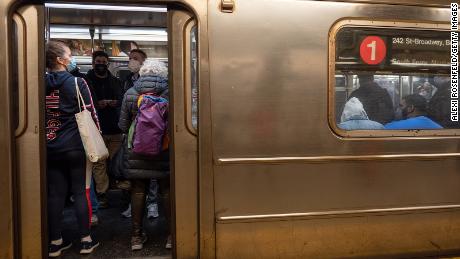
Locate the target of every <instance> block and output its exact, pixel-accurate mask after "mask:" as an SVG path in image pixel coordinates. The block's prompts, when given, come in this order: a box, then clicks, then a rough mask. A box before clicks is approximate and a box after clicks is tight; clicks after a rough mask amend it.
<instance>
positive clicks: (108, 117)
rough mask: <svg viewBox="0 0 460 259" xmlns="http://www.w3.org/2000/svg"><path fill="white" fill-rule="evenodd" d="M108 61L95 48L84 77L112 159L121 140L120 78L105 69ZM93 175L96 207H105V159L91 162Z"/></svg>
mask: <svg viewBox="0 0 460 259" xmlns="http://www.w3.org/2000/svg"><path fill="white" fill-rule="evenodd" d="M108 63H109V56H108V55H107V53H105V52H103V51H95V52H94V53H93V69H91V70H90V71H88V74H87V75H86V78H87V79H88V83H89V84H90V86H91V88H92V91H93V95H94V99H95V102H96V108H97V113H98V117H99V120H100V122H101V130H102V136H103V138H104V142H105V145H106V146H107V148H108V150H109V154H110V158H112V156H113V155H114V154H115V152H116V151H117V150H118V148H119V147H120V141H121V131H120V129H119V128H118V125H117V122H118V118H119V116H120V106H121V98H122V88H121V82H120V80H118V79H117V78H116V77H114V76H113V75H112V74H111V73H110V71H109V70H108V69H107V65H108ZM93 174H94V181H95V182H96V193H97V196H98V200H99V207H100V208H107V207H108V201H107V195H106V192H107V190H108V188H109V177H108V174H107V162H106V161H100V162H97V163H94V167H93Z"/></svg>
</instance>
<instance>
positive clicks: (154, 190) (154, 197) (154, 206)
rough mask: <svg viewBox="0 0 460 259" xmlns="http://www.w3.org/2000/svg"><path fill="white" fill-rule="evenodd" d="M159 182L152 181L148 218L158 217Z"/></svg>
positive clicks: (148, 200)
mask: <svg viewBox="0 0 460 259" xmlns="http://www.w3.org/2000/svg"><path fill="white" fill-rule="evenodd" d="M158 216H159V215H158V182H157V180H156V179H153V178H152V179H150V186H149V193H148V195H147V218H156V217H158Z"/></svg>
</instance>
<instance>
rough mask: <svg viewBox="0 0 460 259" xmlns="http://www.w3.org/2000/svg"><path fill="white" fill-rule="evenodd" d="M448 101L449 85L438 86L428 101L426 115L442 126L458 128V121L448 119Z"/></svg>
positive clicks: (449, 106)
mask: <svg viewBox="0 0 460 259" xmlns="http://www.w3.org/2000/svg"><path fill="white" fill-rule="evenodd" d="M450 101H451V95H450V85H449V84H446V85H441V86H438V90H437V91H436V93H435V94H434V95H433V97H431V99H430V102H429V103H428V117H430V118H431V119H432V120H434V121H435V122H437V123H439V124H440V125H441V126H442V127H443V128H447V129H458V128H460V122H458V121H452V120H451V119H450V112H451V111H450V108H451V104H450Z"/></svg>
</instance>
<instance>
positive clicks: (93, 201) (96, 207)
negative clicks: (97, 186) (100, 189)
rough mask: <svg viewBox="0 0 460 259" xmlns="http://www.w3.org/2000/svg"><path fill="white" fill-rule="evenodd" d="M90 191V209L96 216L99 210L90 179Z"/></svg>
mask: <svg viewBox="0 0 460 259" xmlns="http://www.w3.org/2000/svg"><path fill="white" fill-rule="evenodd" d="M90 188H91V190H90V191H89V199H90V200H91V207H92V210H93V214H97V210H98V209H99V202H98V201H97V196H96V191H95V190H94V180H93V179H91V187H90Z"/></svg>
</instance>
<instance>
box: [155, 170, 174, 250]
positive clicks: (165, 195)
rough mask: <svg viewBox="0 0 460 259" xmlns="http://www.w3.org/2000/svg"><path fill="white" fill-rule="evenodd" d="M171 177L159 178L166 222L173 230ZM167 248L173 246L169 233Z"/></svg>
mask: <svg viewBox="0 0 460 259" xmlns="http://www.w3.org/2000/svg"><path fill="white" fill-rule="evenodd" d="M169 181H170V177H169V176H168V177H167V178H163V179H159V180H158V185H159V192H160V195H159V196H160V201H161V204H162V205H163V206H162V207H163V210H164V213H165V216H166V222H167V224H168V229H169V231H171V199H170V186H169V184H170V182H169ZM166 248H168V249H170V248H172V240H171V234H169V235H168V240H167V241H166Z"/></svg>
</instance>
